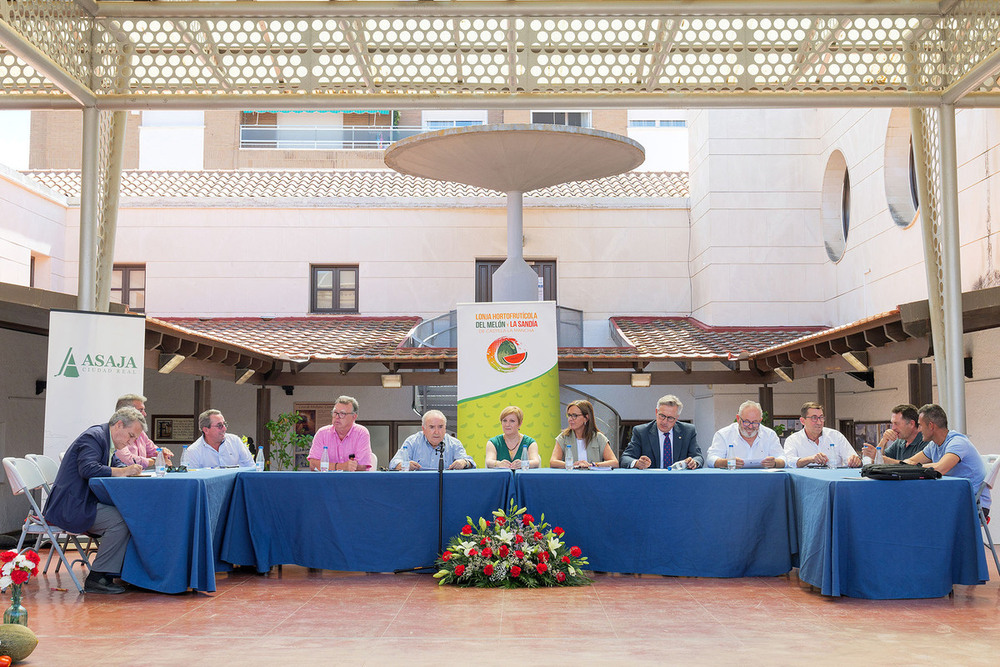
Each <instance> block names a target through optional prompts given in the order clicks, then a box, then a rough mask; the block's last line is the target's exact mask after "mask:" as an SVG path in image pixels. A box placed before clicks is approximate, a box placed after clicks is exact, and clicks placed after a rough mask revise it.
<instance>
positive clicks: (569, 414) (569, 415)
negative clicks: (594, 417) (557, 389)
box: [566, 412, 583, 419]
mask: <svg viewBox="0 0 1000 667" xmlns="http://www.w3.org/2000/svg"><path fill="white" fill-rule="evenodd" d="M582 416H583V414H582V413H579V412H577V413H575V414H574V413H572V412H567V413H566V419H579V418H580V417H582Z"/></svg>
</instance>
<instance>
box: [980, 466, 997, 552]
mask: <svg viewBox="0 0 1000 667" xmlns="http://www.w3.org/2000/svg"><path fill="white" fill-rule="evenodd" d="M983 461H984V462H985V463H986V477H985V478H984V479H983V483H982V484H980V485H979V490H977V491H976V509H977V510H978V511H979V525H981V526H982V527H983V532H984V533H985V534H986V542H985V544H986V546H988V547H989V548H990V551H992V552H993V562H994V563H995V564H996V566H997V572H1000V557H998V556H997V546H996V545H995V544H993V535H992V534H991V533H990V526H989V524H988V523H987V522H986V515H985V514H983V508H982V505H980V504H979V499H980V497H981V496H982V495H983V491H985V490H986V489H993V488H994V487H996V484H997V476H998V475H1000V455H998V454H990V455H988V456H984V457H983ZM991 495H992V494H991Z"/></svg>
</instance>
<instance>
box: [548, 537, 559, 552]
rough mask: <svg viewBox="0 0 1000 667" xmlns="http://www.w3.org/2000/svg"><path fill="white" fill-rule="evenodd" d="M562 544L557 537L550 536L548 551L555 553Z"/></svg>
mask: <svg viewBox="0 0 1000 667" xmlns="http://www.w3.org/2000/svg"><path fill="white" fill-rule="evenodd" d="M562 544H563V543H562V542H560V541H559V538H558V537H550V538H549V540H548V545H549V551H551V552H552V553H555V552H556V551H557V550H558V549H559V547H561V546H562Z"/></svg>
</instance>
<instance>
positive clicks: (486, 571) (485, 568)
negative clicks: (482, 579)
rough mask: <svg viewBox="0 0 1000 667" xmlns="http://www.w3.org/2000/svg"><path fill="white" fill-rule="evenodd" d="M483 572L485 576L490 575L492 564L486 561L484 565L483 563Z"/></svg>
mask: <svg viewBox="0 0 1000 667" xmlns="http://www.w3.org/2000/svg"><path fill="white" fill-rule="evenodd" d="M483 574H485V575H486V576H487V577H488V576H490V575H492V574H493V566H492V565H490V564H489V563H487V564H486V565H484V566H483Z"/></svg>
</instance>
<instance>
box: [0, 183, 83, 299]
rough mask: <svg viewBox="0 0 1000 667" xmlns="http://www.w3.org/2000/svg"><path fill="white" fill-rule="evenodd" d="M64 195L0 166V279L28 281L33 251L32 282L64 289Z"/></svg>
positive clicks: (23, 282) (60, 289) (21, 283)
mask: <svg viewBox="0 0 1000 667" xmlns="http://www.w3.org/2000/svg"><path fill="white" fill-rule="evenodd" d="M65 217H66V206H65V198H64V197H62V196H61V195H58V194H56V193H54V192H51V191H50V190H48V189H47V188H43V187H41V186H39V185H37V184H36V183H35V182H34V181H32V180H30V179H27V178H25V177H23V176H21V175H20V174H19V173H17V172H15V171H12V170H10V169H7V168H6V167H3V166H0V282H5V283H12V284H14V285H28V284H29V278H30V273H31V272H30V267H31V256H32V254H34V255H36V257H37V261H36V267H35V269H36V270H35V275H36V286H37V287H43V288H45V289H50V290H54V291H72V292H75V282H74V283H72V286H73V289H71V290H66V289H65V287H66V280H65V270H66V267H65V262H64V258H65V257H66V252H67V249H66V247H65Z"/></svg>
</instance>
